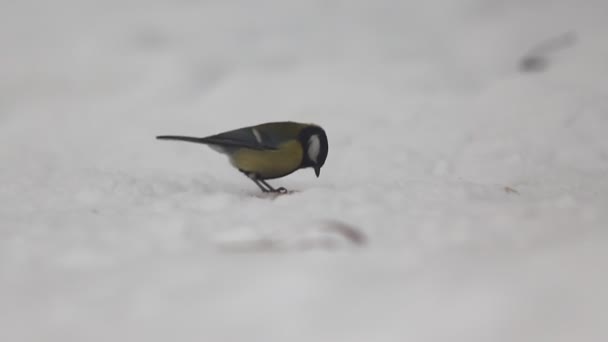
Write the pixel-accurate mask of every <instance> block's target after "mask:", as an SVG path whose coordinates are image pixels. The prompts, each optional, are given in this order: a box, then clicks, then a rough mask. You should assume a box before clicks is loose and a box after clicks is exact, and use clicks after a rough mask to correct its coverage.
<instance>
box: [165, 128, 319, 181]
mask: <svg viewBox="0 0 608 342" xmlns="http://www.w3.org/2000/svg"><path fill="white" fill-rule="evenodd" d="M156 138H157V139H161V140H180V141H188V142H194V143H199V144H206V145H209V147H211V148H212V149H214V150H215V151H217V152H220V153H223V154H226V155H227V156H228V158H229V160H230V163H231V164H232V165H233V166H234V167H235V168H237V169H238V170H239V171H241V172H242V173H244V174H245V175H246V176H247V177H249V179H251V180H252V181H253V182H254V183H255V184H256V185H257V186H258V187H259V188H260V189H261V190H262V191H263V192H277V193H286V192H287V190H286V189H285V188H283V187H280V188H277V189H275V188H273V187H272V186H270V184H268V183H267V182H266V180H267V179H275V178H281V177H284V176H287V175H289V174H290V173H292V172H294V171H296V170H299V169H303V168H307V167H312V168H313V169H314V170H315V174H316V175H317V177H319V174H320V173H321V167H322V166H323V164H325V159H327V152H328V143H327V135H326V134H325V131H324V130H323V128H321V127H319V126H317V125H313V124H303V123H298V122H269V123H264V124H261V125H257V126H250V127H244V128H239V129H235V130H232V131H228V132H224V133H219V134H216V135H212V136H208V137H204V138H196V137H186V136H179V135H161V136H158V137H156Z"/></svg>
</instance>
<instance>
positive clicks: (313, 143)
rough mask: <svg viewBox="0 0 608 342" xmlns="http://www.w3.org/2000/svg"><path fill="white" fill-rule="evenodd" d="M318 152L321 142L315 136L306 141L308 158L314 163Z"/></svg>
mask: <svg viewBox="0 0 608 342" xmlns="http://www.w3.org/2000/svg"><path fill="white" fill-rule="evenodd" d="M320 150H321V141H320V140H319V136H318V135H316V134H315V135H313V136H311V137H310V138H309V139H308V158H310V160H312V161H313V162H315V163H316V162H317V158H319V151H320Z"/></svg>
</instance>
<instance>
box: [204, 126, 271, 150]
mask: <svg viewBox="0 0 608 342" xmlns="http://www.w3.org/2000/svg"><path fill="white" fill-rule="evenodd" d="M201 142H202V143H204V144H209V145H217V146H221V147H236V148H249V149H253V150H276V149H278V148H279V146H278V144H277V143H275V141H274V140H273V139H271V137H270V136H268V135H267V134H266V133H264V132H261V131H259V130H257V129H256V128H255V127H245V128H240V129H235V130H233V131H228V132H224V133H220V134H216V135H212V136H209V137H205V138H201Z"/></svg>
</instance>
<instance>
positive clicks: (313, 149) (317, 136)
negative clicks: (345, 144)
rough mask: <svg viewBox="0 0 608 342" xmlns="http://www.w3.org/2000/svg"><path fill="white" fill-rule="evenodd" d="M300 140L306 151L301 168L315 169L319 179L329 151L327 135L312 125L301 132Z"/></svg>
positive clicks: (321, 129)
mask: <svg viewBox="0 0 608 342" xmlns="http://www.w3.org/2000/svg"><path fill="white" fill-rule="evenodd" d="M298 140H299V141H300V143H301V144H302V148H303V149H304V157H303V158H302V165H300V168H305V167H312V168H314V169H315V174H316V175H317V177H319V174H320V173H321V167H322V166H323V164H325V160H326V159H327V152H328V151H329V144H328V142H327V134H325V131H324V130H323V128H321V127H319V126H316V125H310V126H307V127H305V128H304V129H302V131H300V134H299V136H298Z"/></svg>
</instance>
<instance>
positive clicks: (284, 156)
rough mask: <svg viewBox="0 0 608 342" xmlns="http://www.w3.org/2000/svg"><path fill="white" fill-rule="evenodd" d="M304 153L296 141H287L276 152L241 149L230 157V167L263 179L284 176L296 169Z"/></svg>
mask: <svg viewBox="0 0 608 342" xmlns="http://www.w3.org/2000/svg"><path fill="white" fill-rule="evenodd" d="M303 154H304V151H303V150H302V145H301V144H300V143H299V142H298V141H295V140H293V141H289V142H286V143H283V144H281V145H280V146H279V149H277V150H266V151H259V150H251V149H247V148H242V149H239V150H237V151H236V152H234V153H233V154H232V156H231V157H230V161H231V163H232V165H234V166H235V167H236V168H238V169H239V170H242V171H245V172H251V173H255V174H257V175H259V176H260V177H261V178H263V179H272V178H279V177H283V176H286V175H288V174H290V173H292V172H294V171H295V170H297V169H298V167H299V166H300V164H301V163H302V157H303Z"/></svg>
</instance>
